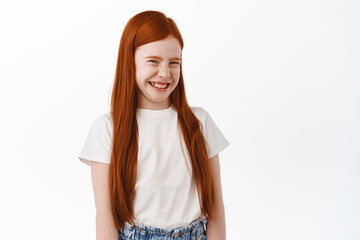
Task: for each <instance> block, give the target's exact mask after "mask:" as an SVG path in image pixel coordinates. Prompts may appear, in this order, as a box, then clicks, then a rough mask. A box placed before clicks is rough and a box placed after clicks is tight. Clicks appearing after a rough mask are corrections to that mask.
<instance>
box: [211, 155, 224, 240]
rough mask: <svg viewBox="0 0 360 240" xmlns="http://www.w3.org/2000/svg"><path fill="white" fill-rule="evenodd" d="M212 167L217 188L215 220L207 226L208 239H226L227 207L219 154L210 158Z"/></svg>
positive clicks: (215, 187) (215, 188)
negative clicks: (223, 194)
mask: <svg viewBox="0 0 360 240" xmlns="http://www.w3.org/2000/svg"><path fill="white" fill-rule="evenodd" d="M209 161H210V167H211V170H212V173H213V179H214V190H215V217H216V219H215V220H209V221H208V223H207V227H206V239H208V240H225V239H226V226H225V208H224V202H223V198H222V190H221V176H220V161H219V155H218V154H216V155H215V156H214V157H212V158H210V159H209Z"/></svg>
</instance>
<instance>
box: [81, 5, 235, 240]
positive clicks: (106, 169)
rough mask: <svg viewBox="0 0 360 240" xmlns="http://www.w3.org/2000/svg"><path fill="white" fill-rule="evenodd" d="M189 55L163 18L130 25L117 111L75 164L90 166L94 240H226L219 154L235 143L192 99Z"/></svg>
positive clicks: (93, 132) (138, 18) (98, 127)
mask: <svg viewBox="0 0 360 240" xmlns="http://www.w3.org/2000/svg"><path fill="white" fill-rule="evenodd" d="M183 46H184V44H183V39H182V37H181V34H180V32H179V30H178V28H177V26H176V24H175V22H174V21H173V20H172V19H171V18H167V17H166V16H165V15H164V14H163V13H161V12H157V11H145V12H141V13H139V14H137V15H135V16H134V17H132V18H131V19H130V20H129V22H128V23H127V25H126V26H125V29H124V31H123V34H122V37H121V41H120V47H119V53H118V60H117V66H116V75H115V81H114V86H113V91H112V97H111V112H108V113H105V114H103V115H100V116H98V118H97V119H96V120H95V121H94V122H93V125H92V127H91V129H90V132H89V134H88V136H87V138H86V141H85V144H84V146H83V148H82V151H81V153H80V155H79V159H80V160H81V161H83V162H84V163H86V164H88V165H89V166H91V178H92V184H93V189H94V196H95V206H96V239H97V240H103V239H106V240H117V239H119V240H120V239H157V240H160V239H209V240H211V239H222V240H223V239H225V213H224V204H223V200H222V191H221V181H220V165H219V157H218V153H219V152H221V151H222V150H224V149H225V148H226V147H227V146H228V145H229V142H228V141H227V140H226V139H225V137H224V136H223V134H222V133H221V132H220V130H219V129H218V127H217V126H216V125H215V123H214V121H213V119H212V118H211V117H210V115H209V113H208V112H206V111H205V110H204V109H203V108H201V107H190V106H189V104H188V102H187V100H186V95H185V86H184V80H183V75H182V49H183Z"/></svg>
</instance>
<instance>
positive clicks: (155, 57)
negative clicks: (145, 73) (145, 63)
mask: <svg viewBox="0 0 360 240" xmlns="http://www.w3.org/2000/svg"><path fill="white" fill-rule="evenodd" d="M145 58H153V59H159V60H163V59H162V58H161V57H159V56H147V57H145ZM170 60H179V61H181V59H180V58H178V57H173V58H170Z"/></svg>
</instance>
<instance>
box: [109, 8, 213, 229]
mask: <svg viewBox="0 0 360 240" xmlns="http://www.w3.org/2000/svg"><path fill="white" fill-rule="evenodd" d="M168 35H172V36H174V37H175V38H176V39H177V40H178V41H179V44H180V46H181V49H183V47H184V43H183V39H182V37H181V34H180V31H179V29H178V28H177V26H176V24H175V22H174V21H173V20H172V19H171V18H168V17H166V16H165V15H164V14H163V13H162V12H158V11H144V12H141V13H138V14H136V15H135V16H133V17H132V18H131V19H130V20H129V21H128V23H127V24H126V26H125V28H124V31H123V33H122V36H121V40H120V46H119V53H118V59H117V65H116V73H115V80H114V86H113V89H112V96H111V116H112V119H113V124H114V130H113V139H112V150H111V151H112V153H111V163H110V175H109V188H110V199H111V206H112V213H113V218H114V222H115V225H116V226H117V228H118V229H121V228H123V227H124V221H127V222H130V223H132V224H134V225H135V223H134V212H133V200H134V194H135V183H136V174H137V155H138V126H137V121H136V110H137V108H138V92H137V91H138V88H137V85H136V79H135V61H134V52H135V49H136V48H137V47H139V46H141V45H144V44H147V43H150V42H154V41H157V40H161V39H163V38H165V37H167V36H168ZM180 67H181V66H180ZM169 97H170V101H171V103H172V104H173V106H174V108H175V110H176V111H177V113H178V122H179V125H180V128H181V132H182V135H183V139H184V142H185V144H186V147H187V151H188V153H189V156H190V158H191V161H190V162H191V166H192V178H193V180H194V181H195V183H196V186H197V191H198V195H199V203H200V208H201V212H202V213H203V214H204V215H205V216H206V217H207V218H208V219H212V218H213V217H214V186H213V180H212V173H211V169H210V166H209V161H208V160H209V159H208V156H207V152H206V141H205V138H204V136H203V134H202V132H201V131H200V124H201V123H200V121H199V120H198V119H197V118H196V117H195V115H194V114H193V112H192V111H191V108H190V106H189V104H188V102H187V100H186V95H185V86H184V80H183V74H182V68H180V79H179V82H178V85H177V86H176V88H175V89H174V90H173V92H172V93H171V94H170V96H169Z"/></svg>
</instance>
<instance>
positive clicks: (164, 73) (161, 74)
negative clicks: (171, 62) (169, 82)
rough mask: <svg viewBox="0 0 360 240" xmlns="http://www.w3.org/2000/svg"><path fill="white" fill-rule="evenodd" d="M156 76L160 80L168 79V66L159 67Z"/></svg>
mask: <svg viewBox="0 0 360 240" xmlns="http://www.w3.org/2000/svg"><path fill="white" fill-rule="evenodd" d="M158 76H159V77H162V78H168V77H170V76H171V73H170V70H169V67H168V66H164V65H160V66H159V72H158Z"/></svg>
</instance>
